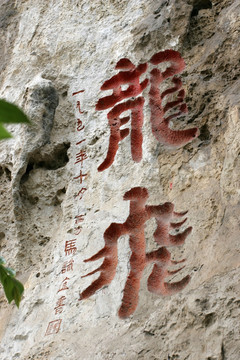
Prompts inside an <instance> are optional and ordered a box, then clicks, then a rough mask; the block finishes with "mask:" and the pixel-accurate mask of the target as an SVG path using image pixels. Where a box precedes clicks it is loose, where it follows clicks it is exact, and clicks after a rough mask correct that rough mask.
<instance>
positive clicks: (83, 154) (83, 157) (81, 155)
mask: <svg viewBox="0 0 240 360" xmlns="http://www.w3.org/2000/svg"><path fill="white" fill-rule="evenodd" d="M87 158H88V156H87V152H86V150H80V151H79V152H78V153H77V154H76V161H75V164H78V163H80V164H81V166H82V164H83V161H84V160H86V159H87Z"/></svg>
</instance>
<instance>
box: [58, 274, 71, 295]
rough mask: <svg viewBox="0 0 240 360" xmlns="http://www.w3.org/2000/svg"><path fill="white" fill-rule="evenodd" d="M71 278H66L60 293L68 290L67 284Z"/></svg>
mask: <svg viewBox="0 0 240 360" xmlns="http://www.w3.org/2000/svg"><path fill="white" fill-rule="evenodd" d="M68 280H69V278H68V277H66V278H65V279H64V280H63V281H62V284H61V286H60V289H59V290H58V292H59V291H63V290H68V287H67V282H68Z"/></svg>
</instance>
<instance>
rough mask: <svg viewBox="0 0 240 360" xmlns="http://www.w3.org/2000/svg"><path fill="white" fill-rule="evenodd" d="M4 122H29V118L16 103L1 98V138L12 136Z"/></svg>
mask: <svg viewBox="0 0 240 360" xmlns="http://www.w3.org/2000/svg"><path fill="white" fill-rule="evenodd" d="M2 123H5V124H11V123H15V124H16V123H17V124H18V123H29V120H28V118H27V116H26V115H25V114H24V113H23V111H22V110H20V109H19V108H18V107H17V106H16V105H14V104H11V103H9V102H7V101H5V100H3V99H0V140H2V139H7V138H11V137H12V135H11V134H10V133H9V132H8V131H7V130H6V129H5V128H4V127H3V125H2Z"/></svg>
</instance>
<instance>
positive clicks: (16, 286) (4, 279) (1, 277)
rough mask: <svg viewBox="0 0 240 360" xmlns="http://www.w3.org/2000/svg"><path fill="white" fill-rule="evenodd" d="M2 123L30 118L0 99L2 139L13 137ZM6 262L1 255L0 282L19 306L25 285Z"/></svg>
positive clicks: (14, 106) (9, 300)
mask: <svg viewBox="0 0 240 360" xmlns="http://www.w3.org/2000/svg"><path fill="white" fill-rule="evenodd" d="M2 123H4V124H10V123H29V120H28V118H27V116H26V115H25V114H24V113H23V111H22V110H20V109H19V108H18V107H17V106H16V105H14V104H11V103H9V102H7V101H5V100H2V99H0V140H2V139H7V138H11V137H12V135H11V134H10V133H9V132H8V131H7V130H6V129H5V128H4V127H3V125H2ZM4 264H5V260H4V258H3V257H1V256H0V282H1V284H2V286H3V289H4V292H5V295H6V297H7V300H8V302H9V304H10V302H11V301H12V300H14V301H15V304H16V305H17V307H19V304H20V301H21V297H22V294H23V291H24V287H23V285H22V284H21V283H20V281H18V280H17V279H15V275H16V273H15V271H14V270H13V269H11V268H8V267H5V266H4Z"/></svg>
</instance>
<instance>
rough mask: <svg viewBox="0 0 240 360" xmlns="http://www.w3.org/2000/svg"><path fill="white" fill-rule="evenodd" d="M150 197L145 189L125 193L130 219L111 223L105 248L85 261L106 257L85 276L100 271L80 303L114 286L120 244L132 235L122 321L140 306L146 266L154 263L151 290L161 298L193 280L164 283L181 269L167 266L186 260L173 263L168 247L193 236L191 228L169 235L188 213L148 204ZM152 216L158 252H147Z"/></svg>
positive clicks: (150, 278) (121, 309)
mask: <svg viewBox="0 0 240 360" xmlns="http://www.w3.org/2000/svg"><path fill="white" fill-rule="evenodd" d="M147 198H148V191H147V189H146V188H143V187H135V188H132V189H131V190H130V191H128V192H126V193H125V195H124V200H130V213H129V216H128V218H127V219H126V221H125V222H124V223H122V224H119V223H112V224H111V225H110V226H109V227H108V228H107V230H106V231H105V233H104V241H105V246H104V248H102V249H101V250H100V251H99V252H98V253H97V254H95V255H93V256H92V257H90V258H89V259H87V260H85V262H89V261H95V260H98V259H100V258H104V260H103V263H102V265H100V267H98V268H97V269H95V270H94V271H91V272H90V273H88V274H87V275H85V276H89V275H92V274H94V273H96V272H100V275H99V277H98V278H97V279H96V280H95V281H93V283H92V284H91V285H90V286H88V287H87V288H86V289H85V290H84V291H83V292H82V293H81V294H80V299H79V300H82V299H86V298H88V297H90V296H91V295H93V294H94V293H95V292H96V291H97V290H98V289H100V288H102V287H103V286H105V285H107V284H110V283H111V281H112V280H113V278H114V276H115V273H116V268H117V263H118V250H117V241H118V239H119V237H120V236H122V235H126V234H128V235H129V244H130V248H131V251H132V255H131V258H130V268H131V269H130V273H129V276H128V279H127V282H126V285H125V288H124V294H123V299H122V304H121V307H120V309H119V312H118V314H119V317H121V318H125V317H128V316H130V315H131V314H132V313H133V312H134V311H135V309H136V307H137V304H138V293H139V288H140V280H141V277H142V274H143V270H144V268H145V267H146V265H147V264H149V263H153V264H154V266H153V270H152V273H151V275H150V276H149V278H148V290H149V291H151V292H154V293H157V294H160V295H171V294H174V293H176V292H178V291H180V290H182V289H183V288H184V287H185V286H186V285H187V284H188V282H189V280H190V276H186V277H184V278H183V279H182V280H180V281H178V282H175V283H168V282H165V281H164V280H165V278H166V277H167V276H169V275H172V274H174V273H177V272H178V271H180V270H181V269H182V268H181V269H178V270H175V271H173V272H171V271H169V270H168V269H167V267H168V266H170V265H172V264H178V263H181V262H183V261H185V260H181V261H178V262H176V261H172V260H171V254H170V252H169V251H168V250H167V249H166V247H165V246H179V245H182V244H183V243H184V241H185V239H186V237H187V236H188V235H189V234H190V232H191V230H192V228H191V227H188V228H187V229H186V230H184V231H183V232H180V233H178V234H177V235H171V234H169V231H170V230H171V229H177V230H178V229H179V228H180V227H181V225H182V224H183V223H184V222H185V221H186V219H185V220H183V221H181V222H177V223H176V222H172V220H174V219H175V218H176V217H182V216H184V215H185V214H186V212H184V213H176V212H174V206H173V204H172V203H170V202H167V203H165V204H163V205H158V206H150V205H145V203H146V201H147ZM152 217H154V218H155V219H156V223H157V228H156V231H155V232H154V239H155V241H156V242H157V243H158V244H159V245H161V247H160V248H159V249H158V250H156V251H152V252H150V253H146V243H145V236H144V226H145V222H146V221H147V220H149V219H150V218H152ZM85 276H83V277H85Z"/></svg>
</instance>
